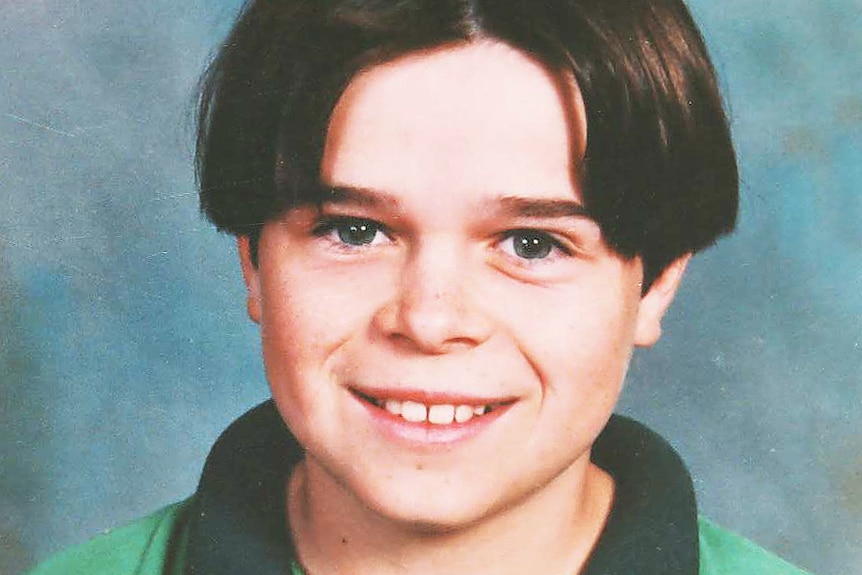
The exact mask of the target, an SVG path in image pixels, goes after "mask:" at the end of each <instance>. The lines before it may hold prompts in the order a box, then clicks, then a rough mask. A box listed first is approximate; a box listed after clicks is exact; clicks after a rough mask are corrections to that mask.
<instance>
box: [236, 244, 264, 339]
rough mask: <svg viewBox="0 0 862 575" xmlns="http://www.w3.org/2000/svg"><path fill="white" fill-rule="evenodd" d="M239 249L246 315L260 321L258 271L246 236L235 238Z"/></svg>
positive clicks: (254, 320) (257, 321)
mask: <svg viewBox="0 0 862 575" xmlns="http://www.w3.org/2000/svg"><path fill="white" fill-rule="evenodd" d="M236 247H237V250H238V251H239V263H240V266H241V267H242V277H243V279H244V280H245V301H246V307H247V308H248V317H250V318H251V320H252V321H253V322H255V323H260V273H259V272H258V269H257V266H255V265H254V263H253V262H252V258H251V241H250V240H249V238H248V236H239V237H238V238H237V239H236Z"/></svg>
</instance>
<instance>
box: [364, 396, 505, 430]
mask: <svg viewBox="0 0 862 575" xmlns="http://www.w3.org/2000/svg"><path fill="white" fill-rule="evenodd" d="M380 403H381V404H382V407H383V408H384V409H385V410H386V411H388V412H389V413H391V414H393V415H400V416H401V417H402V418H404V419H406V420H407V421H410V422H413V423H422V422H425V421H427V422H428V423H433V424H435V425H449V424H451V423H452V422H453V421H454V422H457V423H464V422H467V421H470V420H471V419H473V416H474V415H482V414H484V413H485V412H487V411H488V406H487V405H476V406H473V405H457V406H456V405H447V404H443V405H425V404H424V403H419V402H418V401H398V400H397V399H387V400H384V401H381V402H380Z"/></svg>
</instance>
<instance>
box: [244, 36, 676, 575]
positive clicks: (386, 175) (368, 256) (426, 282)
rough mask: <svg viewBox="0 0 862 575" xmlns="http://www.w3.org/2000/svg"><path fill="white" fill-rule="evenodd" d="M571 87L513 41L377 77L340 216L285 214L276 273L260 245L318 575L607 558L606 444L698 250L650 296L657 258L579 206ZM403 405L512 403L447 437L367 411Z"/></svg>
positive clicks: (340, 108) (298, 533) (412, 59)
mask: <svg viewBox="0 0 862 575" xmlns="http://www.w3.org/2000/svg"><path fill="white" fill-rule="evenodd" d="M568 87H569V88H573V89H569V90H561V89H560V84H559V82H558V81H556V80H555V79H554V76H553V75H551V74H549V72H548V71H547V70H545V69H544V68H543V67H542V66H541V65H540V64H538V63H537V62H535V61H534V60H532V59H530V58H529V57H528V56H526V55H525V54H523V53H521V52H519V51H517V50H515V49H513V48H511V47H509V46H507V45H503V44H500V43H496V42H479V43H472V44H463V45H456V46H449V47H442V48H439V49H436V50H433V51H428V52H422V53H416V54H411V55H408V56H405V57H402V58H400V59H397V60H395V61H393V62H390V63H386V64H383V65H379V66H376V67H373V68H371V69H370V70H367V71H365V72H363V73H361V74H360V75H358V76H357V77H356V78H354V80H353V81H352V82H351V84H350V85H349V86H348V88H347V90H346V91H345V93H344V94H343V96H342V98H341V100H340V101H339V103H338V105H337V107H336V109H335V111H334V114H333V117H332V120H331V124H330V127H329V131H328V134H327V142H326V148H325V154H324V161H323V164H322V167H321V178H322V180H323V182H325V183H326V184H328V185H330V186H332V187H333V188H337V189H338V190H339V193H336V194H333V201H331V202H326V203H324V204H323V205H322V206H320V208H318V207H315V206H303V207H298V208H295V209H293V210H291V211H290V212H288V213H287V214H285V215H284V216H282V217H280V218H279V219H276V220H273V221H271V222H268V223H267V224H266V225H265V226H264V229H263V232H262V236H261V239H260V245H259V265H258V266H257V267H255V266H254V265H253V264H252V262H251V258H250V250H249V244H248V240H247V239H246V238H240V239H239V252H240V257H241V262H242V268H243V273H244V277H245V281H246V286H247V290H248V311H249V315H250V317H251V318H252V319H253V320H254V321H255V322H257V323H259V324H260V328H261V337H262V342H263V354H264V362H265V365H266V372H267V377H268V380H269V382H270V386H271V389H272V394H273V397H274V399H275V402H276V404H277V406H278V409H279V411H280V413H281V415H282V417H283V418H284V420H285V422H286V423H287V425H288V426H289V427H290V429H291V430H292V431H293V433H294V434H295V435H296V437H297V438H298V440H299V441H300V443H302V444H303V445H304V446H305V447H306V449H307V457H306V459H305V460H304V462H303V463H302V464H301V465H300V466H299V467H298V468H297V470H296V472H295V473H294V475H293V476H292V477H291V479H290V482H289V485H288V486H287V488H288V489H289V501H290V505H289V509H287V510H286V513H287V514H288V517H289V521H290V525H291V529H292V532H293V536H294V541H295V543H296V545H297V548H298V550H299V554H300V557H301V558H302V561H303V563H304V565H305V566H306V567H307V568H308V570H309V572H312V573H335V572H350V573H403V572H410V573H425V572H427V573H441V572H456V571H455V570H456V569H462V570H465V572H471V573H485V572H487V573H509V572H512V573H515V572H521V573H523V572H540V571H538V570H537V566H542V568H544V569H546V572H547V573H558V572H559V573H563V572H566V573H572V572H577V571H578V570H579V569H580V568H581V567H582V565H583V562H584V560H585V558H586V557H587V556H588V554H589V550H590V548H591V547H592V545H593V544H594V542H595V540H596V538H597V537H598V535H599V533H600V531H601V528H602V525H603V524H604V521H605V519H606V517H607V513H608V511H609V509H610V504H611V500H612V496H613V481H612V480H611V478H610V477H609V476H608V475H607V474H606V473H604V472H603V471H602V470H600V469H598V468H597V467H595V466H594V465H592V464H591V463H590V461H589V456H590V447H591V445H592V444H593V442H594V440H595V438H596V437H597V436H598V434H599V433H600V431H601V430H602V428H603V426H604V425H605V423H606V422H607V419H608V418H609V416H610V414H611V412H612V410H613V407H614V405H615V403H616V401H617V399H618V397H619V394H620V391H621V387H622V382H623V379H624V376H625V372H626V369H627V366H628V363H629V359H630V357H631V354H632V350H633V348H634V347H635V346H648V345H651V344H652V343H654V342H655V341H656V340H657V339H658V337H659V336H660V334H661V327H660V326H661V319H662V316H663V314H664V312H665V310H666V309H667V306H668V305H669V304H670V302H671V300H672V299H673V295H674V292H675V290H676V287H677V284H678V282H679V279H680V277H681V274H682V272H683V270H684V268H685V264H686V262H687V260H688V258H687V257H684V258H681V259H680V260H678V261H677V262H674V263H673V264H672V265H671V266H669V267H668V268H667V270H665V272H664V273H663V274H662V275H661V276H660V277H659V279H658V280H657V281H656V282H655V283H654V285H653V286H652V287H651V289H650V291H649V292H648V293H647V294H645V295H643V296H642V295H641V287H640V286H641V283H640V282H641V280H642V276H643V271H642V265H641V262H640V260H639V259H638V258H634V259H624V258H622V257H620V256H619V255H618V254H616V253H615V252H613V251H612V250H611V249H610V248H609V247H608V246H607V244H606V243H605V242H604V239H603V238H602V235H601V232H600V229H599V227H598V226H597V225H596V223H595V222H593V221H592V220H590V219H589V218H588V217H585V216H583V215H582V214H580V213H579V212H580V211H581V206H580V197H581V194H580V190H579V184H578V182H577V180H576V178H575V177H574V174H576V173H577V172H578V165H577V162H578V160H579V158H581V157H582V156H583V150H584V147H585V143H586V138H587V133H586V132H587V130H586V126H585V123H584V117H585V115H584V109H583V104H582V102H581V101H580V98H579V95H578V93H577V89H576V87H574V83H573V81H571V84H570V85H569V86H568ZM351 226H359V227H354V228H353V229H351ZM362 226H364V227H362ZM525 230H527V231H525ZM520 242H528V243H530V242H532V245H533V248H535V249H533V250H532V251H530V250H526V251H525V250H523V249H520V248H519V247H518V245H519V243H520ZM525 256H526V257H525ZM534 256H539V257H534ZM360 392H361V394H360ZM382 395H385V396H394V397H397V398H400V399H404V398H419V399H423V398H424V399H426V400H428V401H429V402H430V403H435V402H440V403H445V402H452V403H458V402H459V401H460V402H465V403H469V402H470V401H475V402H477V403H483V402H485V403H494V402H497V404H498V410H496V411H495V412H494V413H491V414H488V415H484V416H482V418H488V419H487V420H483V421H486V422H487V423H484V422H483V423H481V424H479V421H480V420H481V418H475V419H474V420H471V422H469V423H470V425H472V427H470V428H471V429H474V432H472V433H470V434H468V435H466V436H462V435H459V434H458V433H459V432H457V429H456V432H454V434H452V435H451V436H445V434H444V436H440V435H439V434H437V435H435V433H437V431H439V429H440V428H437V429H436V430H434V429H432V426H429V425H428V424H408V423H406V422H403V420H401V421H402V422H401V423H399V420H398V418H395V417H389V416H387V414H385V412H384V410H382V409H379V408H378V407H375V406H374V405H372V404H370V403H369V402H368V401H366V399H365V398H366V396H373V397H379V396H382ZM431 400H433V401H431ZM492 416H493V417H492ZM387 417H389V419H387ZM450 427H453V426H450ZM454 427H456V428H457V426H454ZM527 542H528V544H525V543H527Z"/></svg>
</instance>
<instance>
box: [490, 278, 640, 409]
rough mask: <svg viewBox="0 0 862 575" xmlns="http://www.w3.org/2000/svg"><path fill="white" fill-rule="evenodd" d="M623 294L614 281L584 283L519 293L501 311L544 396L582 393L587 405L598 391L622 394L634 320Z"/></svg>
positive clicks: (632, 310) (634, 311) (631, 345)
mask: <svg viewBox="0 0 862 575" xmlns="http://www.w3.org/2000/svg"><path fill="white" fill-rule="evenodd" d="M611 277H613V276H611ZM531 289H535V288H531ZM624 291H625V290H623V289H622V288H621V287H620V284H617V283H615V282H607V283H604V284H603V283H602V282H588V281H583V282H580V283H577V284H572V285H568V286H566V288H565V289H560V290H553V289H549V290H545V291H544V292H542V293H536V294H529V295H526V294H521V295H520V296H516V297H514V298H512V299H511V301H509V302H508V303H507V305H506V306H505V307H504V308H502V309H504V310H506V311H505V313H506V314H507V324H508V329H509V331H510V333H513V334H515V335H514V336H513V337H514V338H515V339H516V340H517V341H518V345H519V347H520V348H521V350H522V352H523V353H524V355H525V356H526V357H527V359H528V360H529V361H530V363H531V364H532V366H533V368H534V369H535V370H536V371H538V372H539V376H540V378H541V380H542V381H543V383H544V385H545V387H546V388H547V389H546V390H545V393H552V394H565V395H570V394H582V395H583V397H582V398H581V399H582V400H584V401H592V400H594V399H595V394H597V393H600V394H610V395H612V396H613V397H615V396H616V394H618V392H619V387H620V386H621V384H622V379H623V377H624V375H625V371H626V368H627V366H628V361H629V358H630V356H631V353H632V348H633V337H634V326H635V319H636V307H633V306H632V305H630V302H629V300H630V299H631V298H629V297H627V294H625V293H623V292H624ZM519 302H529V305H524V304H523V303H519Z"/></svg>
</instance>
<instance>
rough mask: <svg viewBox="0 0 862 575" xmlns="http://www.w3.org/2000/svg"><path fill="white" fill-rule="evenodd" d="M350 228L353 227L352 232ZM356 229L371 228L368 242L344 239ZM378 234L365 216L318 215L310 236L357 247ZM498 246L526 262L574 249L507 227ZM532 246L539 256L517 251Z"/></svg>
mask: <svg viewBox="0 0 862 575" xmlns="http://www.w3.org/2000/svg"><path fill="white" fill-rule="evenodd" d="M349 228H354V229H353V230H352V231H351V230H350V229H349ZM356 231H359V232H360V233H361V232H366V233H367V232H369V231H373V232H374V235H373V236H372V237H371V238H370V239H369V240H368V241H358V242H355V243H351V242H349V241H346V240H345V238H344V235H343V234H342V232H344V233H345V234H346V233H355V232H356ZM333 232H335V233H336V234H337V236H333V235H332V234H333ZM379 234H383V235H384V236H387V237H390V234H389V233H388V231H387V229H386V226H384V225H383V224H381V223H379V222H376V221H374V220H371V219H368V218H359V217H353V216H321V217H320V218H318V220H317V221H316V222H315V224H314V227H313V228H312V235H314V236H315V237H321V238H324V237H327V236H329V237H328V239H329V241H331V242H332V243H333V244H334V245H336V246H338V247H340V248H343V249H348V250H350V249H360V248H363V247H366V246H369V245H372V244H374V243H375V242H376V241H377V239H378V235H379ZM519 237H521V238H522V243H521V244H520V245H519V244H518V243H517V242H518V238H519ZM523 238H525V239H526V240H527V242H526V243H524V241H523ZM530 239H532V240H533V242H532V244H531V243H530V242H529V240H530ZM508 241H511V242H512V245H511V248H510V249H508V250H507V249H505V248H503V247H502V246H504V245H505V243H506V242H508ZM540 244H541V245H540ZM497 245H498V246H501V249H502V251H504V252H505V253H506V254H507V255H508V256H510V257H512V258H513V259H515V260H517V261H518V262H519V263H520V264H527V265H529V264H534V263H538V262H542V261H545V260H548V259H552V258H553V256H554V251H556V252H558V254H562V255H563V256H564V257H565V256H571V255H572V253H573V250H572V249H570V248H569V247H568V246H567V245H566V244H565V243H564V242H563V241H561V240H559V239H557V238H556V237H555V236H554V234H552V233H550V232H547V231H544V230H539V229H535V228H517V229H513V230H507V231H506V232H504V233H502V234H501V235H500V239H499V240H498V242H497ZM531 247H534V248H535V247H541V248H542V249H541V250H540V254H541V255H537V257H527V256H524V255H522V254H519V253H518V252H519V248H521V250H523V249H525V248H526V249H530V248H531Z"/></svg>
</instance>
